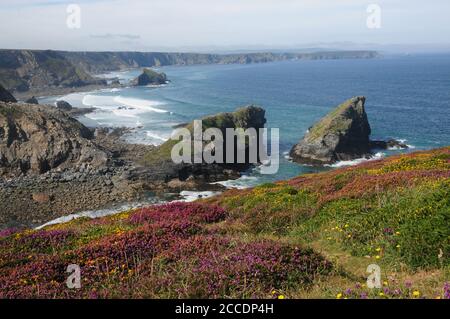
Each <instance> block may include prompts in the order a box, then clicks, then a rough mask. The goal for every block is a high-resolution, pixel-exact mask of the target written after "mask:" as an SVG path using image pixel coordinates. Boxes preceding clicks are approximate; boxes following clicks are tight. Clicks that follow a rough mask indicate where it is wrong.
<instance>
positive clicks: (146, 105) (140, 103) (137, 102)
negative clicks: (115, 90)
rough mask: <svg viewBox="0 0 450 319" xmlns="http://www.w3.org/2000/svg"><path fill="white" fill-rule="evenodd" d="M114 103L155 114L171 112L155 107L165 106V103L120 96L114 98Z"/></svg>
mask: <svg viewBox="0 0 450 319" xmlns="http://www.w3.org/2000/svg"><path fill="white" fill-rule="evenodd" d="M114 101H115V102H117V103H120V104H122V105H126V106H131V107H134V108H136V109H139V110H142V111H153V112H157V113H168V112H169V111H167V110H163V109H160V108H156V107H155V106H158V105H163V103H160V102H156V101H149V100H142V99H136V98H128V97H123V96H120V95H119V96H116V97H115V98H114Z"/></svg>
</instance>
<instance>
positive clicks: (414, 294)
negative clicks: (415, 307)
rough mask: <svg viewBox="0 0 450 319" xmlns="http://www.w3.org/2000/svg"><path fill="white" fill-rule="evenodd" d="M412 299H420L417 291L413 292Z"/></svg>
mask: <svg viewBox="0 0 450 319" xmlns="http://www.w3.org/2000/svg"><path fill="white" fill-rule="evenodd" d="M413 297H415V298H417V297H420V292H419V291H418V290H414V291H413Z"/></svg>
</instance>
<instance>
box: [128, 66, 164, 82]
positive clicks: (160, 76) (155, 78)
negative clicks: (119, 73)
mask: <svg viewBox="0 0 450 319" xmlns="http://www.w3.org/2000/svg"><path fill="white" fill-rule="evenodd" d="M166 82H167V76H166V74H165V73H158V72H156V71H153V70H152V69H148V68H145V69H144V70H143V71H142V74H141V75H139V76H138V77H137V78H136V79H135V80H134V81H133V85H136V86H145V85H161V84H166Z"/></svg>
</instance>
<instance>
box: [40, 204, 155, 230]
mask: <svg viewBox="0 0 450 319" xmlns="http://www.w3.org/2000/svg"><path fill="white" fill-rule="evenodd" d="M145 205H149V203H130V204H124V205H121V206H118V207H115V208H108V209H100V210H89V211H84V212H81V213H76V214H70V215H67V216H62V217H59V218H56V219H54V220H51V221H49V222H48V223H45V224H43V225H41V226H38V227H36V228H35V229H42V228H44V227H47V226H50V225H56V224H63V223H67V222H70V221H71V220H74V219H78V218H81V217H88V218H99V217H104V216H109V215H114V214H117V213H120V212H123V211H126V210H129V209H134V208H139V207H142V206H145Z"/></svg>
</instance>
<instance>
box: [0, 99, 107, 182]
mask: <svg viewBox="0 0 450 319" xmlns="http://www.w3.org/2000/svg"><path fill="white" fill-rule="evenodd" d="M91 138H92V132H91V131H90V130H89V129H88V128H86V127H85V126H83V125H82V124H81V123H80V122H78V121H77V120H75V119H73V118H71V117H69V116H68V115H67V114H66V113H64V112H61V111H58V110H56V109H55V108H52V107H49V106H39V105H33V104H11V103H10V104H5V103H0V175H10V176H18V175H21V174H41V173H45V172H47V171H49V170H51V169H53V168H57V167H60V168H67V167H75V166H79V165H81V164H83V163H86V164H88V165H92V166H94V167H96V166H97V167H98V166H101V165H104V164H105V163H106V161H107V154H106V153H105V152H104V151H102V150H101V149H99V148H98V147H97V146H95V145H94V144H93V143H92V142H91V141H90V139H91Z"/></svg>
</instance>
